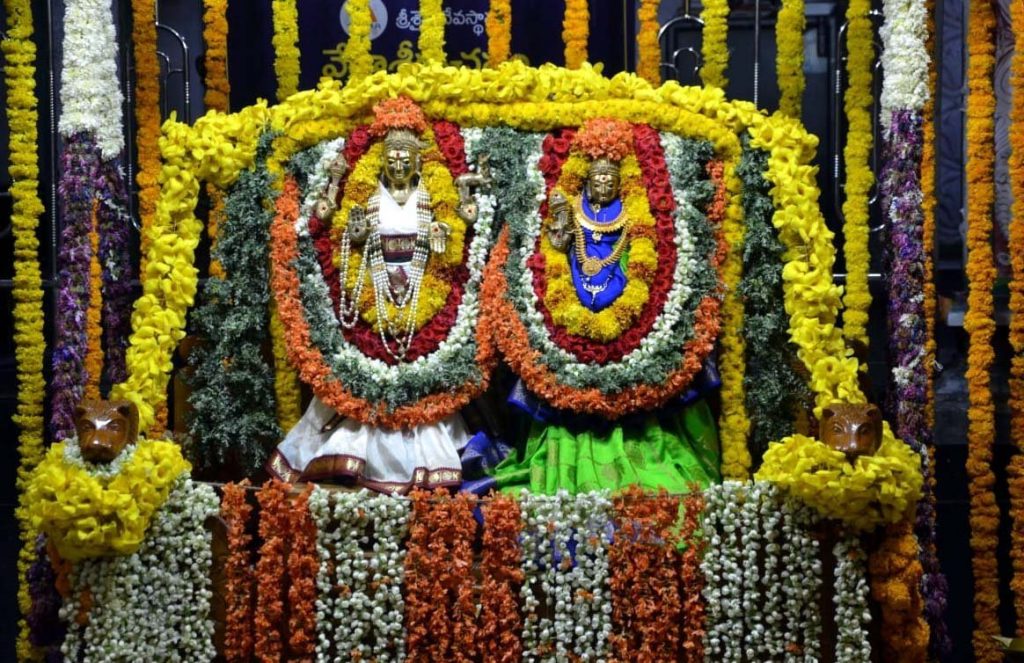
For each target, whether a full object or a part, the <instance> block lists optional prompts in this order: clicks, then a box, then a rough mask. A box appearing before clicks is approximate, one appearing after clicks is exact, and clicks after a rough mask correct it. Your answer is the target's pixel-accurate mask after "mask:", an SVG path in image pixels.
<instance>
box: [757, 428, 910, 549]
mask: <svg viewBox="0 0 1024 663" xmlns="http://www.w3.org/2000/svg"><path fill="white" fill-rule="evenodd" d="M754 478H755V479H756V480H758V481H768V482H771V483H774V484H776V485H778V486H779V487H780V488H782V489H783V490H785V491H787V492H789V493H790V494H791V495H793V496H794V497H796V498H797V499H799V500H800V501H802V502H803V503H805V504H807V505H808V506H810V507H812V508H814V509H815V510H816V511H817V512H818V513H819V514H820V515H821V516H822V517H823V518H836V519H838V520H841V521H843V523H844V524H846V525H848V526H849V527H851V528H853V529H855V530H869V529H873V528H874V527H876V526H877V525H880V524H883V523H893V522H896V521H898V520H902V519H903V518H904V517H905V516H906V515H907V512H908V510H909V509H911V508H912V507H913V506H914V505H915V504H916V503H917V500H918V499H919V498H920V497H921V483H922V478H921V459H920V457H919V456H918V455H917V454H916V453H915V452H914V451H913V450H912V449H910V447H908V446H907V445H905V444H904V443H902V442H900V441H899V440H897V439H896V438H895V437H894V436H893V434H892V430H890V428H889V424H888V423H885V424H884V427H883V432H882V443H881V445H880V446H879V447H878V450H877V451H876V452H875V453H874V454H873V455H870V456H860V457H858V458H857V459H856V461H854V462H853V463H852V464H851V463H850V462H848V461H847V459H846V456H845V455H844V454H843V453H842V452H840V451H836V450H835V449H832V448H830V447H827V446H825V444H824V443H822V442H819V441H818V440H815V439H812V438H809V437H806V436H804V435H792V436H790V437H787V438H785V439H783V440H781V441H780V442H774V443H772V444H771V445H770V446H769V447H768V451H767V452H766V453H765V455H764V463H763V464H762V465H761V469H759V470H758V471H757V474H756V475H755V477H754Z"/></svg>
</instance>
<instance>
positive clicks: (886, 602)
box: [868, 521, 1002, 663]
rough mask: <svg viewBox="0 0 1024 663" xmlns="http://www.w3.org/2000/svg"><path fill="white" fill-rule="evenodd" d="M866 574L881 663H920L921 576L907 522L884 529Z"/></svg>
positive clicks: (923, 636) (924, 637) (924, 638)
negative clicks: (877, 617) (876, 613)
mask: <svg viewBox="0 0 1024 663" xmlns="http://www.w3.org/2000/svg"><path fill="white" fill-rule="evenodd" d="M868 570H869V572H870V575H871V596H872V598H874V599H875V601H877V602H878V605H879V608H880V612H881V615H882V626H881V629H880V632H881V634H882V654H883V660H886V661H906V662H907V663H924V661H925V660H926V659H927V655H928V624H927V622H925V620H924V618H923V617H922V613H923V602H922V599H921V578H922V576H923V575H924V572H923V571H922V569H921V563H920V562H919V561H918V559H917V539H916V538H915V537H914V531H913V527H912V526H911V523H910V521H904V522H901V523H898V524H895V525H890V526H889V527H887V528H886V531H885V538H883V539H882V543H881V544H880V545H879V546H878V549H877V550H875V551H874V552H873V553H872V554H871V557H870V558H869V559H868ZM1001 659H1002V657H1001V656H997V657H996V658H995V659H993V660H1001Z"/></svg>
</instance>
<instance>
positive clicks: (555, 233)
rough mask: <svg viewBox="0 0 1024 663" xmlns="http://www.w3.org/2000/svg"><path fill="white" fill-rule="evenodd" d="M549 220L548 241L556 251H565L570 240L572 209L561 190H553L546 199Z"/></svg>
mask: <svg viewBox="0 0 1024 663" xmlns="http://www.w3.org/2000/svg"><path fill="white" fill-rule="evenodd" d="M548 207H549V209H550V210H551V221H550V222H549V223H548V227H547V233H548V241H550V242H551V246H553V247H554V248H555V250H556V251H567V250H568V249H569V244H570V242H571V241H572V234H573V225H572V209H571V208H570V207H569V201H568V200H566V198H565V196H564V195H563V194H562V192H561V191H557V190H556V191H553V192H552V193H551V197H550V198H549V199H548Z"/></svg>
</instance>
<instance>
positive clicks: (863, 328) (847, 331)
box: [843, 0, 884, 348]
mask: <svg viewBox="0 0 1024 663" xmlns="http://www.w3.org/2000/svg"><path fill="white" fill-rule="evenodd" d="M870 10H871V3H870V2H869V1H868V0H851V2H850V3H849V5H848V7H847V9H846V23H847V29H846V54H847V55H846V76H847V88H846V94H845V95H844V96H843V110H844V111H845V113H846V125H847V130H846V146H845V147H844V148H843V163H844V164H845V167H846V182H845V183H844V185H843V190H844V191H845V194H846V198H845V200H844V201H843V220H844V223H843V256H844V257H845V259H846V295H845V297H843V304H844V305H845V309H844V310H843V336H844V337H845V338H846V339H847V340H848V341H850V342H856V343H859V344H861V345H863V347H865V348H866V347H867V346H868V331H867V325H868V309H869V308H870V307H871V292H870V290H869V288H868V269H869V267H870V263H871V256H870V254H869V253H868V237H869V228H868V221H869V219H868V216H869V214H868V206H869V205H868V197H869V194H870V192H871V185H872V183H873V181H874V175H873V174H872V173H871V166H870V163H869V158H870V156H871V142H872V134H871V131H872V128H871V105H872V103H873V100H872V92H871V79H872V69H871V68H872V63H873V62H874V60H875V48H874V35H873V31H872V28H871V17H870V16H869V15H868V13H869V12H870ZM883 117H884V114H883Z"/></svg>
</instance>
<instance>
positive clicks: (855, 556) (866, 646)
mask: <svg viewBox="0 0 1024 663" xmlns="http://www.w3.org/2000/svg"><path fill="white" fill-rule="evenodd" d="M832 550H833V553H834V555H835V559H836V566H835V584H834V587H835V596H834V598H833V603H834V605H835V614H836V652H835V661H836V663H870V661H871V642H870V641H869V639H868V624H869V623H870V622H871V609H870V608H869V607H868V580H867V575H866V571H867V568H866V566H867V565H866V564H865V559H866V555H865V553H864V549H863V548H862V547H861V545H860V540H859V539H858V538H857V537H856V536H855V535H850V534H844V535H841V536H840V537H839V538H838V539H837V540H836V543H835V545H834V546H833V548H832Z"/></svg>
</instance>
